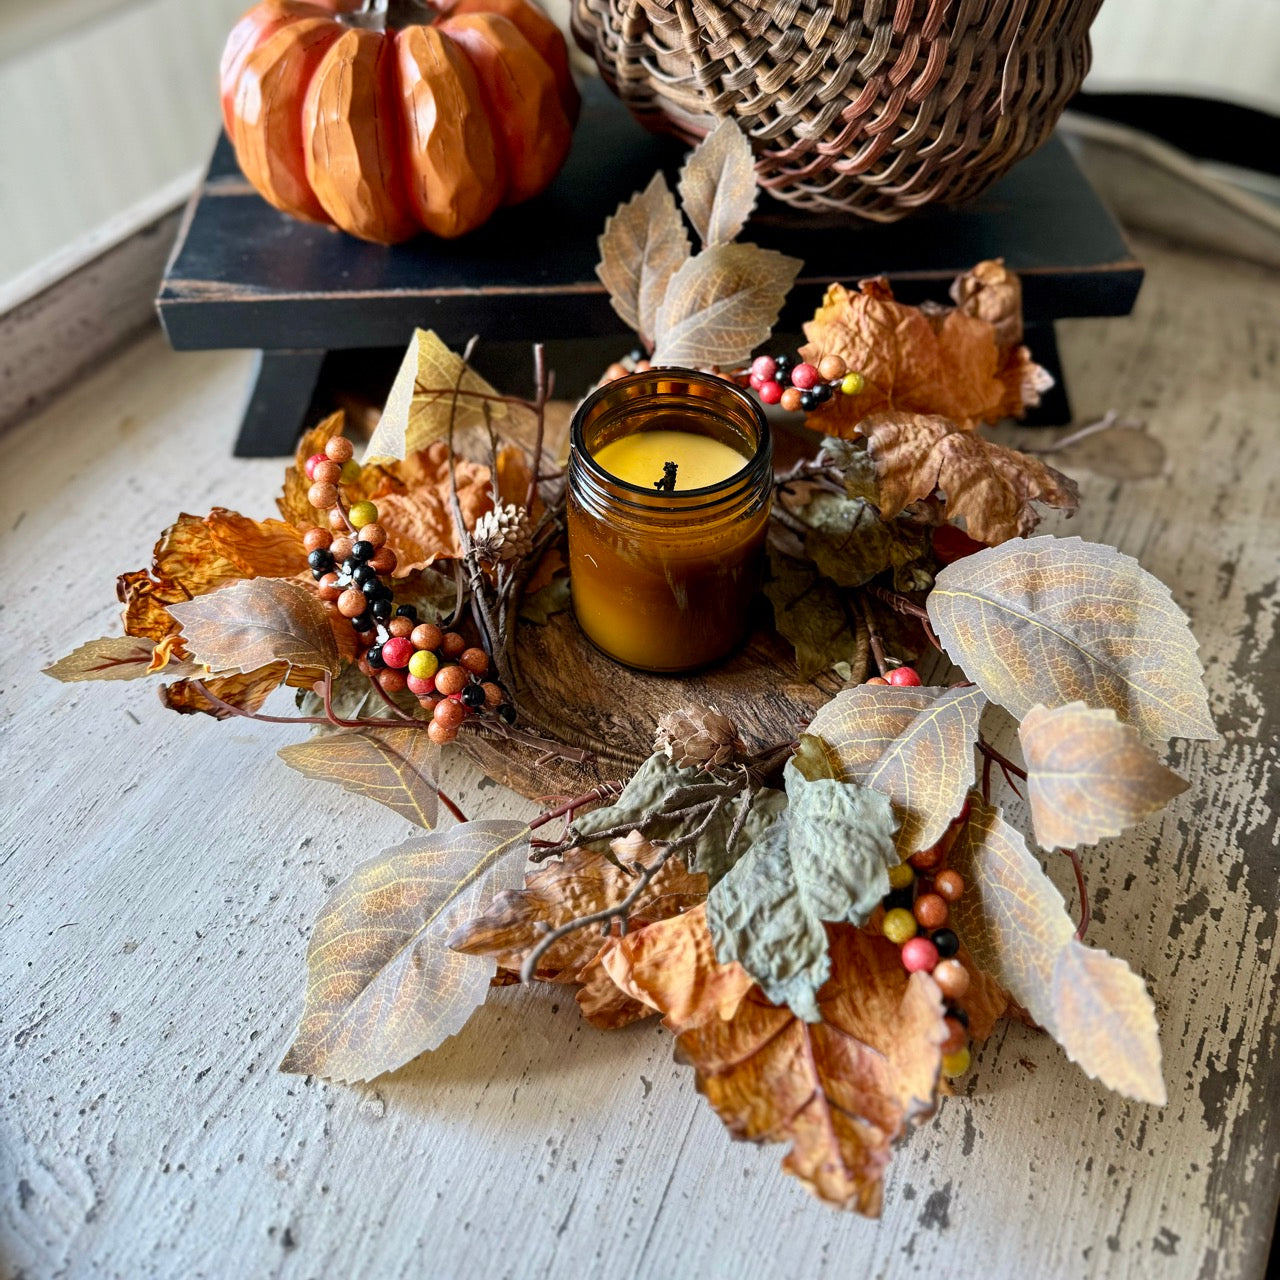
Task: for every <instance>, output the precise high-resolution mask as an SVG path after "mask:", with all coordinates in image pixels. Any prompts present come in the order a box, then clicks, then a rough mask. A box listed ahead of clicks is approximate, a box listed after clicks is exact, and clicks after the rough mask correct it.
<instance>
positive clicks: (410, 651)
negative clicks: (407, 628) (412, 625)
mask: <svg viewBox="0 0 1280 1280" xmlns="http://www.w3.org/2000/svg"><path fill="white" fill-rule="evenodd" d="M416 652H417V650H416V649H415V648H414V647H413V641H412V640H410V639H409V637H408V636H392V637H391V639H390V640H388V641H386V642H385V643H384V644H383V646H382V660H383V662H385V663H386V664H387V666H389V667H391V668H393V669H399V668H401V667H407V666H408V665H409V659H410V658H412V657H413V655H414V654H415V653H416Z"/></svg>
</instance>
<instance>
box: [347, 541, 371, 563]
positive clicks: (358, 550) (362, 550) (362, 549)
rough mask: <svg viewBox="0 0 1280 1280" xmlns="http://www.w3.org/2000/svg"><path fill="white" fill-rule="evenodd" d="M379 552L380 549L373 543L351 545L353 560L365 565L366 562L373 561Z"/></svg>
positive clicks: (354, 543)
mask: <svg viewBox="0 0 1280 1280" xmlns="http://www.w3.org/2000/svg"><path fill="white" fill-rule="evenodd" d="M377 550H378V548H377V547H375V546H374V545H373V543H372V542H353V543H352V544H351V558H352V559H353V560H359V561H360V562H361V563H363V562H364V561H366V560H371V559H372V558H373V556H374V555H375V554H376V553H377Z"/></svg>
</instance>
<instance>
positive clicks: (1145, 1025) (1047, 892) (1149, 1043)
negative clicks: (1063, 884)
mask: <svg viewBox="0 0 1280 1280" xmlns="http://www.w3.org/2000/svg"><path fill="white" fill-rule="evenodd" d="M970 805H971V808H970V814H969V818H968V821H967V822H966V823H965V824H964V826H963V827H962V828H961V831H960V835H959V838H958V839H957V841H956V843H955V845H954V847H953V848H952V851H951V857H950V865H951V866H953V867H954V868H955V869H956V870H957V871H959V872H960V874H961V875H963V876H964V878H965V885H966V888H965V893H964V896H963V897H962V898H961V899H960V900H959V901H958V902H957V903H956V904H955V905H954V906H953V907H952V919H953V921H954V923H955V928H956V931H957V932H958V933H959V934H960V936H961V937H962V938H964V940H965V944H966V946H967V947H968V948H969V950H970V951H971V952H972V954H973V957H974V959H975V960H976V962H977V963H978V965H979V966H980V967H981V968H982V969H984V970H986V971H987V972H988V973H990V974H991V976H992V977H993V978H995V980H996V981H997V982H999V983H1000V985H1001V986H1002V987H1004V988H1005V990H1006V991H1008V993H1009V994H1010V995H1011V996H1012V997H1013V998H1014V999H1015V1000H1016V1001H1017V1002H1018V1003H1019V1004H1020V1005H1022V1006H1023V1008H1025V1009H1026V1010H1027V1012H1028V1013H1030V1014H1031V1016H1032V1017H1033V1018H1035V1019H1036V1021H1037V1022H1039V1023H1040V1024H1041V1026H1043V1027H1044V1028H1045V1030H1046V1031H1048V1032H1049V1034H1050V1035H1052V1036H1053V1038H1054V1039H1055V1040H1057V1042H1058V1043H1059V1044H1060V1045H1061V1046H1062V1047H1063V1049H1065V1050H1066V1053H1067V1056H1068V1057H1069V1058H1070V1059H1071V1060H1072V1061H1073V1062H1075V1063H1077V1064H1078V1065H1079V1066H1080V1067H1081V1068H1082V1069H1083V1070H1084V1072H1085V1073H1086V1074H1087V1075H1089V1076H1091V1077H1093V1078H1094V1079H1096V1080H1100V1081H1101V1082H1102V1083H1103V1084H1105V1085H1106V1086H1107V1087H1108V1088H1110V1089H1115V1090H1117V1091H1118V1092H1120V1093H1123V1094H1126V1095H1127V1096H1128V1097H1131V1098H1136V1099H1138V1101H1140V1102H1154V1103H1157V1104H1160V1105H1163V1104H1164V1102H1165V1087H1164V1080H1163V1079H1162V1077H1161V1072H1160V1041H1159V1038H1158V1034H1157V1027H1156V1016H1155V1008H1154V1006H1153V1005H1152V1003H1151V997H1150V996H1149V995H1148V994H1147V989H1146V986H1145V985H1144V983H1143V981H1142V979H1141V978H1140V977H1138V976H1137V975H1136V974H1135V973H1133V971H1132V970H1131V969H1130V968H1129V966H1128V965H1127V964H1125V962H1124V961H1123V960H1119V959H1117V958H1116V957H1115V956H1111V955H1108V954H1107V953H1106V952H1105V951H1097V950H1095V949H1093V948H1091V947H1086V946H1085V945H1084V944H1083V943H1082V942H1079V941H1078V940H1077V939H1076V936H1075V925H1074V924H1073V923H1072V921H1071V917H1070V916H1069V915H1068V914H1067V910H1066V904H1065V903H1064V902H1063V899H1062V895H1061V894H1060V893H1059V892H1058V890H1057V888H1056V887H1055V886H1054V883H1053V881H1052V880H1050V879H1049V877H1048V876H1047V875H1045V873H1044V870H1043V869H1042V868H1041V866H1040V863H1039V862H1038V861H1037V860H1036V859H1035V858H1034V857H1032V855H1031V853H1030V852H1029V851H1028V849H1027V846H1026V844H1025V842H1024V841H1023V839H1022V836H1021V835H1020V834H1019V833H1018V832H1017V831H1015V830H1014V829H1013V827H1011V826H1009V825H1008V823H1006V822H1005V821H1004V819H1003V818H1002V817H1001V816H1000V814H999V812H998V811H997V810H996V809H995V808H994V807H993V806H991V805H989V804H987V803H985V802H984V801H983V800H982V799H981V798H979V797H977V796H974V797H973V798H972V800H971V802H970Z"/></svg>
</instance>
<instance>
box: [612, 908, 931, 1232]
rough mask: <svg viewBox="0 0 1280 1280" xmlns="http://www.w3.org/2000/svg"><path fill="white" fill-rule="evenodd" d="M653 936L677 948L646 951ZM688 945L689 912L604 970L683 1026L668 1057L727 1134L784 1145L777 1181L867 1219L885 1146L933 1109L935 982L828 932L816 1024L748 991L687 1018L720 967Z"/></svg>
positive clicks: (847, 929) (838, 932) (853, 939)
mask: <svg viewBox="0 0 1280 1280" xmlns="http://www.w3.org/2000/svg"><path fill="white" fill-rule="evenodd" d="M663 932H666V933H667V934H669V935H674V936H680V937H681V943H680V945H679V946H678V947H676V946H671V945H654V938H655V935H660V934H661V933H663ZM699 934H701V935H706V926H705V920H704V919H703V918H702V913H701V912H689V913H687V914H686V915H684V916H680V917H677V918H676V919H675V920H670V921H667V922H666V923H664V924H657V925H651V926H650V927H649V928H648V929H645V930H643V931H642V932H641V933H638V934H636V935H635V936H634V938H632V937H628V938H622V939H618V940H617V941H616V942H614V943H613V944H612V948H613V949H612V954H611V955H610V956H607V957H606V959H605V963H606V966H612V967H611V972H612V973H613V975H614V978H615V981H617V980H618V977H619V970H620V969H625V973H624V974H623V976H624V977H625V979H626V981H627V982H628V983H629V984H630V985H631V987H632V988H633V990H635V991H643V992H644V993H645V995H646V997H647V998H648V999H649V1001H650V1002H651V1003H653V1004H655V1005H656V1006H657V1007H658V1008H660V1009H662V1010H663V1011H664V1012H668V1018H669V1020H671V1019H672V1018H673V1017H674V1019H675V1021H676V1023H677V1025H683V1026H684V1028H685V1029H684V1030H683V1031H682V1033H681V1034H680V1036H679V1039H678V1041H677V1055H678V1057H679V1058H680V1059H681V1060H683V1061H685V1062H688V1063H690V1064H691V1065H692V1066H693V1068H694V1070H695V1071H696V1072H697V1078H698V1089H699V1091H700V1092H701V1093H702V1094H703V1095H704V1096H705V1097H706V1098H707V1100H708V1101H709V1102H710V1103H711V1105H712V1106H713V1107H714V1108H715V1109H716V1112H717V1113H718V1114H719V1116H720V1118H721V1120H723V1121H724V1123H725V1125H726V1126H727V1127H728V1129H729V1131H730V1132H731V1133H732V1134H733V1136H734V1137H736V1138H748V1139H751V1140H752V1141H756V1142H789V1143H790V1144H791V1149H790V1151H789V1152H788V1153H787V1155H786V1157H785V1158H784V1159H783V1162H782V1164H783V1168H784V1169H785V1170H786V1171H787V1172H788V1173H791V1174H794V1175H795V1176H796V1177H797V1178H799V1179H800V1181H801V1182H802V1183H804V1185H805V1186H806V1187H807V1188H808V1189H809V1190H810V1191H812V1192H813V1193H814V1194H815V1195H816V1196H818V1197H819V1198H821V1199H823V1200H825V1201H827V1202H828V1203H829V1204H834V1205H837V1206H839V1207H841V1208H847V1209H854V1210H856V1211H857V1212H859V1213H864V1214H867V1215H869V1216H873V1217H874V1216H877V1215H878V1214H879V1212H880V1205H881V1199H882V1179H883V1177H884V1171H885V1168H886V1167H887V1165H888V1163H889V1157H890V1151H891V1148H892V1145H893V1143H894V1142H895V1141H896V1140H897V1139H898V1138H899V1137H900V1136H901V1135H902V1133H903V1131H904V1130H905V1129H906V1128H907V1126H908V1125H911V1124H915V1123H918V1122H919V1121H920V1120H923V1119H925V1118H926V1117H928V1116H929V1115H931V1114H932V1113H933V1111H934V1108H935V1106H936V1103H937V1096H938V1079H939V1072H940V1068H941V1062H942V1051H941V1045H942V1042H943V1040H944V1039H945V1038H946V1034H947V1032H946V1025H945V1022H944V1015H943V1005H942V997H941V994H940V992H939V991H938V987H937V984H936V983H935V982H934V981H933V979H932V978H930V977H928V976H927V975H925V974H923V973H916V974H912V975H910V977H908V975H907V974H906V973H905V972H904V971H903V968H902V962H901V959H900V957H899V955H898V948H897V947H895V946H894V945H893V944H892V943H891V942H889V941H888V940H887V939H885V938H883V937H879V936H876V935H874V934H871V933H869V932H867V931H865V930H862V929H857V928H854V927H853V926H851V925H836V926H832V927H831V928H830V929H829V936H830V943H831V963H832V972H831V977H830V979H829V980H828V981H827V983H826V984H825V985H824V986H823V987H822V989H821V991H820V992H819V994H818V1003H819V1006H820V1008H821V1011H822V1019H823V1020H822V1021H821V1022H820V1023H814V1024H808V1023H805V1022H803V1021H801V1020H800V1019H798V1018H796V1017H795V1015H794V1014H792V1013H791V1011H790V1010H789V1009H786V1008H781V1007H777V1006H775V1005H772V1004H770V1003H769V1002H768V1001H767V1000H765V999H764V997H763V995H762V994H761V993H760V991H759V989H758V988H752V989H750V990H749V991H748V992H747V993H746V994H745V997H739V998H738V999H737V1001H736V1003H735V1002H734V1001H732V1000H728V1001H726V1000H723V999H718V998H713V999H710V1000H707V999H702V1000H700V1001H698V1002H697V1005H698V1007H697V1008H695V1009H693V1010H690V1009H689V1007H688V1006H689V999H688V994H689V992H690V991H691V990H700V991H703V992H707V991H711V990H714V989H715V985H716V981H717V975H716V974H715V973H714V969H715V968H720V967H721V966H715V965H714V962H710V968H709V967H708V964H709V962H708V957H709V953H710V941H709V937H708V938H707V940H706V941H705V942H703V943H699V941H698V936H699ZM734 967H735V966H724V968H734ZM619 985H623V984H622V983H620V984H619ZM625 989H627V987H626V986H624V990H625ZM681 1010H684V1011H685V1012H684V1013H683V1014H681V1012H680V1011H681ZM716 1014H719V1016H715V1015H716ZM690 1016H692V1018H693V1020H692V1021H691V1022H690V1021H689V1020H688V1019H689V1017H690Z"/></svg>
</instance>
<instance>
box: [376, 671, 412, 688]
mask: <svg viewBox="0 0 1280 1280" xmlns="http://www.w3.org/2000/svg"><path fill="white" fill-rule="evenodd" d="M378 683H379V684H380V685H381V686H382V688H383V690H384V692H386V693H399V692H400V690H401V689H403V688H404V687H405V685H407V684H408V683H409V682H408V679H407V677H406V676H405V674H404V672H403V671H396V670H395V669H394V668H392V667H384V668H383V669H382V670H381V671H379V672H378Z"/></svg>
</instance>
